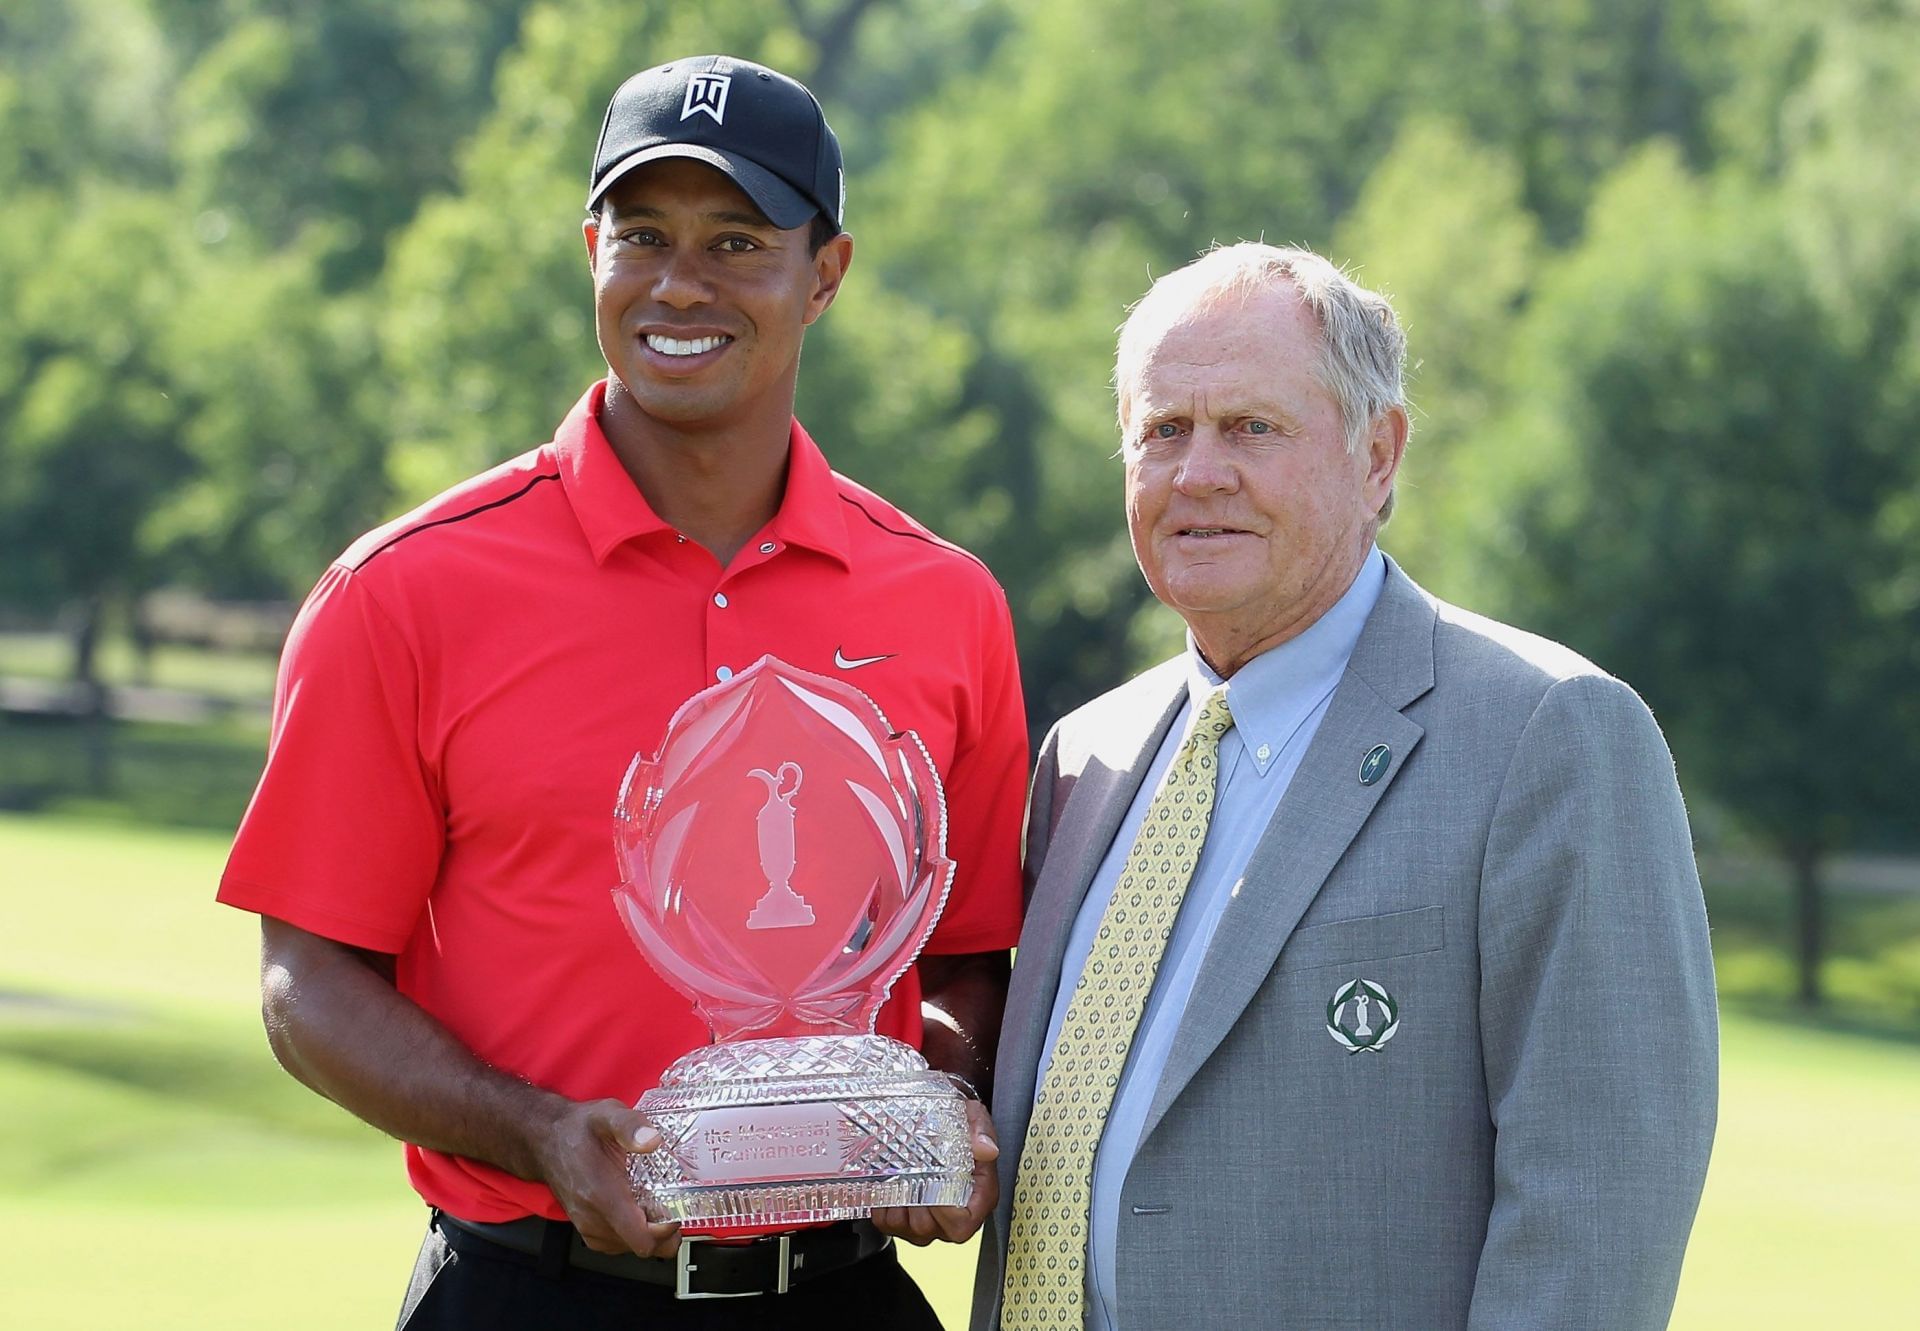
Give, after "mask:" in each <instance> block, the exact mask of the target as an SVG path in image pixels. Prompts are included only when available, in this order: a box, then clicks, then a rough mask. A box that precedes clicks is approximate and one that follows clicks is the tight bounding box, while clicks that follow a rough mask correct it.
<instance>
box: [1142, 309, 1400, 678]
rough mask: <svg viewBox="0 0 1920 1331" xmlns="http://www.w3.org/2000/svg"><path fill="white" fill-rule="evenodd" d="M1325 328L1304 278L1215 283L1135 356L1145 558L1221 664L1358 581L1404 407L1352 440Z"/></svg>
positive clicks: (1260, 647)
mask: <svg viewBox="0 0 1920 1331" xmlns="http://www.w3.org/2000/svg"><path fill="white" fill-rule="evenodd" d="M1320 343H1321V334H1320V329H1319V325H1318V324H1317V323H1316V321H1315V319H1314V316H1313V313H1312V312H1311V311H1310V310H1309V309H1308V307H1307V306H1306V304H1305V302H1303V301H1302V300H1301V299H1300V297H1299V295H1298V294H1297V293H1296V292H1295V291H1294V290H1293V288H1292V287H1291V286H1290V285H1282V286H1279V287H1271V286H1269V287H1261V288H1258V289H1255V290H1253V291H1251V292H1247V293H1244V294H1242V293H1239V292H1236V291H1228V292H1216V293H1203V294H1201V295H1199V296H1198V297H1196V299H1195V300H1194V301H1193V302H1192V303H1189V304H1187V305H1186V306H1184V307H1183V308H1177V309H1172V310H1169V311H1168V312H1167V313H1166V314H1165V315H1164V316H1162V317H1161V319H1160V322H1159V324H1158V327H1157V328H1156V329H1155V330H1154V331H1153V333H1152V334H1151V335H1149V336H1147V337H1145V338H1144V339H1143V340H1142V342H1141V348H1142V349H1141V350H1140V351H1139V353H1138V355H1137V356H1135V357H1134V358H1133V359H1132V361H1131V362H1130V363H1129V364H1127V365H1126V366H1124V368H1123V373H1122V377H1121V380H1120V422H1121V431H1122V441H1121V451H1122V455H1123V457H1124V458H1125V461H1126V472H1127V474H1126V495H1127V527H1128V532H1129V534H1130V535H1131V536H1132V538H1133V552H1134V557H1135V558H1136V559H1138V560H1139V562H1140V569H1141V572H1143V573H1145V574H1146V578H1147V584H1148V585H1149V586H1150V587H1152V588H1153V594H1154V595H1155V596H1157V597H1159V598H1160V600H1161V601H1163V602H1164V603H1165V604H1167V605H1168V606H1170V607H1172V608H1173V609H1174V610H1176V611H1178V612H1179V614H1180V617H1181V618H1182V619H1184V620H1186V622H1187V627H1188V628H1189V629H1191V630H1192V632H1193V637H1194V641H1195V643H1196V644H1197V645H1198V646H1199V648H1200V651H1201V653H1202V654H1203V655H1204V656H1205V657H1206V659H1207V661H1208V663H1209V664H1211V665H1212V666H1213V668H1214V669H1215V670H1216V671H1218V672H1219V673H1220V674H1221V675H1223V676H1226V675H1231V674H1232V673H1233V672H1234V671H1235V670H1238V669H1239V668H1240V667H1241V666H1242V665H1244V664H1246V662H1247V661H1249V660H1251V659H1252V658H1253V657H1255V656H1257V655H1259V654H1260V653H1261V652H1263V651H1266V650H1267V649H1269V648H1271V647H1275V646H1278V645H1279V644H1280V643H1282V642H1285V641H1286V640H1287V639H1289V638H1292V637H1294V636H1295V635H1297V634H1299V633H1300V632H1301V631H1302V630H1304V629H1305V628H1307V627H1308V626H1309V625H1310V624H1312V623H1313V622H1314V621H1315V620H1316V619H1318V618H1319V617H1320V616H1321V615H1322V614H1324V613H1326V611H1327V610H1328V609H1329V608H1331V607H1332V605H1333V603H1334V602H1335V601H1337V600H1339V599H1340V597H1341V595H1342V594H1343V593H1344V592H1345V591H1346V589H1347V588H1348V587H1349V586H1350V585H1352V582H1353V579H1354V576H1355V575H1356V574H1357V573H1358V572H1359V571H1360V565H1361V563H1362V562H1363V561H1364V559H1365V557H1366V554H1367V551H1368V549H1369V548H1371V546H1372V543H1373V536H1374V532H1375V531H1376V530H1377V529H1378V527H1379V513H1380V506H1381V505H1382V504H1383V503H1385V502H1386V498H1387V495H1388V493H1389V492H1390V491H1391V489H1392V485H1393V477H1394V473H1395V472H1396V471H1397V470H1398V468H1399V464H1400V457H1401V453H1402V451H1403V450H1404V448H1405V444H1406V415H1405V413H1404V412H1402V411H1400V409H1399V408H1393V409H1391V410H1389V411H1386V412H1382V413H1381V415H1380V417H1378V418H1376V420H1375V422H1374V428H1373V430H1372V433H1371V435H1370V437H1369V438H1368V440H1367V441H1366V444H1365V446H1364V447H1362V448H1360V449H1359V450H1357V451H1355V452H1349V451H1348V450H1347V442H1346V431H1345V429H1344V428H1343V423H1342V420H1341V415H1340V407H1339V404H1338V403H1337V402H1336V401H1335V399H1334V397H1333V394H1332V393H1330V392H1329V391H1328V390H1327V388H1326V386H1325V385H1324V384H1323V383H1322V382H1321V379H1320V375H1319V357H1320V354H1321V352H1320Z"/></svg>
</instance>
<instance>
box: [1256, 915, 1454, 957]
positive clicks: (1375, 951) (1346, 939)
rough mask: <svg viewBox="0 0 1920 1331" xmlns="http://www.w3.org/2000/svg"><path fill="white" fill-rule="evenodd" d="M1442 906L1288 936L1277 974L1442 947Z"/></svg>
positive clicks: (1365, 918)
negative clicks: (1283, 971)
mask: <svg viewBox="0 0 1920 1331" xmlns="http://www.w3.org/2000/svg"><path fill="white" fill-rule="evenodd" d="M1446 915H1447V911H1446V907H1444V906H1422V907H1421V908H1420V909H1418V910H1399V911H1395V912H1393V913H1392V914H1391V915H1366V916H1362V917H1360V918H1359V919H1353V920H1334V921H1331V922H1330V923H1327V924H1313V925H1308V926H1307V927H1306V928H1304V929H1296V930H1294V931H1293V935H1292V937H1290V938H1288V939H1287V941H1286V943H1285V944H1284V945H1283V946H1282V947H1281V949H1280V960H1279V962H1278V963H1277V965H1278V968H1279V969H1281V970H1307V969H1310V968H1312V967H1315V966H1357V965H1359V964H1360V963H1361V962H1366V961H1386V960H1388V959H1389V958H1392V957H1411V956H1417V955H1418V954H1420V953H1422V952H1437V951H1439V950H1440V949H1441V948H1442V947H1445V946H1446V942H1447V930H1446Z"/></svg>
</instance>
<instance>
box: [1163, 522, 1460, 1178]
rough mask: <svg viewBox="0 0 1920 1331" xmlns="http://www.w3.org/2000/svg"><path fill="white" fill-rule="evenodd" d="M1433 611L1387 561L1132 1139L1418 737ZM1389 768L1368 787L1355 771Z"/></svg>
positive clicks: (1221, 1023) (1255, 973)
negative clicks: (1378, 752) (1383, 754)
mask: <svg viewBox="0 0 1920 1331" xmlns="http://www.w3.org/2000/svg"><path fill="white" fill-rule="evenodd" d="M1436 617H1437V616H1436V612H1435V609H1434V605H1433V602H1432V601H1431V600H1429V599H1428V598H1427V596H1426V594H1425V593H1424V592H1422V591H1421V590H1420V589H1419V588H1418V587H1416V586H1415V585H1414V583H1413V582H1412V580H1411V579H1409V578H1408V577H1407V576H1406V575H1405V574H1404V573H1402V572H1400V570H1399V567H1398V566H1397V565H1395V564H1394V563H1393V562H1392V561H1391V560H1389V561H1388V563H1387V581H1386V583H1385V585H1384V586H1383V587H1382V588H1381V591H1380V599H1379V601H1378V602H1377V603H1376V604H1375V606H1374V610H1373V614H1372V615H1370V616H1369V617H1368V619H1367V625H1366V628H1365V629H1364V630H1362V632H1361V635H1360V641H1359V642H1358V643H1357V644H1356V645H1355V646H1354V651H1353V657H1352V659H1351V660H1349V662H1348V663H1347V670H1346V673H1345V675H1344V676H1343V677H1342V678H1341V681H1340V685H1339V687H1338V688H1336V689H1335V690H1334V695H1333V701H1332V702H1331V703H1330V704H1329V705H1328V708H1327V714H1326V716H1325V718H1324V719H1323V720H1322V721H1321V723H1320V729H1319V731H1318V732H1317V733H1316V734H1315V735H1314V738H1313V742H1312V744H1310V745H1309V746H1308V748H1307V753H1306V757H1305V758H1304V759H1303V760H1302V762H1301V764H1300V770H1299V771H1298V772H1296V773H1295V774H1294V778H1293V781H1292V783H1291V784H1290V785H1289V786H1288V787H1287V792H1286V794H1285V795H1284V796H1283V797H1282V798H1281V801H1280V807H1279V808H1278V809H1277V810H1276V811H1275V812H1274V816H1273V821H1272V822H1271V823H1270V824H1268V827H1267V830H1266V832H1265V833H1264V834H1263V835H1262V836H1261V838H1260V841H1259V844H1258V845H1256V846H1255V848H1254V851H1253V854H1252V856H1251V858H1250V859H1249V860H1248V862H1247V867H1246V869H1245V871H1244V872H1243V874H1242V876H1241V880H1240V883H1239V884H1238V885H1237V886H1236V887H1235V889H1234V893H1233V896H1232V899H1231V900H1230V901H1229V902H1228V903H1227V908H1226V911H1225V913H1224V914H1223V915H1222V916H1221V918H1220V923H1219V925H1218V927H1217V928H1216V929H1215V930H1214V934H1213V940H1212V942H1211V943H1210V944H1209V945H1208V948H1207V955H1206V958H1205V960H1204V961H1203V962H1202V963H1201V967H1200V972H1199V975H1198V976H1197V977H1196V979H1195V981H1194V986H1193V993H1192V995H1191V996H1190V998H1189V999H1188V1001H1187V1007H1186V1012H1185V1014H1184V1016H1183V1017H1182V1019H1181V1022H1180V1027H1179V1030H1178V1032H1177V1033H1176V1034H1175V1036H1174V1042H1173V1048H1172V1049H1171V1050H1170V1051H1169V1053H1168V1057H1167V1066H1166V1068H1165V1070H1164V1071H1163V1072H1162V1074H1161V1078H1160V1083H1159V1085H1158V1087H1156V1089H1155V1091H1154V1097H1153V1105H1152V1107H1151V1108H1150V1109H1149V1110H1148V1113H1147V1120H1146V1123H1145V1124H1144V1125H1143V1128H1142V1131H1141V1138H1140V1139H1141V1140H1142V1141H1145V1140H1146V1138H1147V1136H1148V1135H1149V1134H1151V1133H1152V1132H1153V1130H1154V1128H1155V1126H1156V1125H1157V1124H1158V1123H1159V1122H1160V1119H1161V1117H1162V1116H1163V1115H1164V1114H1165V1113H1166V1111H1167V1107H1168V1106H1169V1105H1170V1104H1172V1103H1173V1101H1174V1098H1175V1097H1176V1096H1178V1095H1179V1094H1180V1092H1181V1091H1182V1090H1183V1089H1185V1087H1186V1085H1187V1083H1188V1082H1189V1081H1190V1080H1192V1078H1193V1075H1194V1073H1195V1072H1197V1071H1198V1070H1199V1069H1200V1066H1201V1064H1203V1063H1205V1062H1206V1060H1207V1059H1208V1057H1209V1056H1211V1055H1212V1053H1213V1051H1214V1050H1215V1049H1216V1048H1218V1047H1219V1045H1220V1042H1221V1041H1222V1040H1223V1039H1225V1038H1226V1036H1227V1032H1228V1031H1230V1030H1232V1029H1233V1025H1234V1023H1235V1022H1236V1021H1238V1020H1239V1018H1240V1014H1241V1013H1242V1012H1243V1011H1244V1010H1245V1009H1246V1006H1247V1004H1248V1003H1249V1002H1250V1001H1252V998H1253V995H1254V994H1255V993H1256V992H1257V991H1258V990H1259V988H1260V986H1261V984H1262V983H1263V982H1264V981H1265V980H1266V977H1267V975H1268V973H1269V972H1270V971H1272V969H1273V965H1274V961H1275V960H1276V958H1277V957H1278V956H1279V955H1280V950H1281V948H1282V947H1283V946H1284V944H1285V942H1286V940H1287V938H1288V937H1289V936H1291V934H1292V932H1293V929H1294V926H1295V925H1297V924H1298V923H1299V921H1300V917H1301V916H1302V915H1303V914H1305V913H1306V909H1307V907H1308V906H1309V905H1311V904H1312V902H1313V899H1314V897H1315V896H1316V895H1318V893H1319V891H1320V889H1321V887H1322V886H1323V885H1324V884H1325V883H1326V881H1327V878H1328V876H1329V875H1330V874H1331V873H1332V872H1333V869H1334V866H1335V865H1337V864H1338V863H1339V861H1340V858H1341V856H1342V855H1344V854H1345V853H1346V850H1347V847H1348V846H1350V845H1351V844H1352V843H1353V839H1354V838H1355V837H1356V836H1358V835H1359V833H1360V829H1361V828H1362V827H1363V826H1364V825H1365V824H1366V821H1367V818H1368V816H1369V815H1370V814H1372V812H1373V810H1374V808H1375V806H1376V805H1378V804H1379V802H1380V800H1381V799H1382V797H1384V796H1385V795H1386V793H1387V790H1388V789H1389V788H1390V787H1391V786H1392V785H1393V783H1394V780H1395V779H1396V778H1397V777H1398V776H1399V775H1400V771H1401V769H1402V768H1403V767H1404V766H1405V764H1406V761H1407V759H1408V757H1409V756H1410V755H1411V754H1412V752H1413V750H1414V747H1415V746H1416V745H1417V744H1418V743H1419V742H1420V737H1421V735H1422V734H1424V733H1425V732H1424V731H1423V730H1422V728H1421V727H1420V726H1419V724H1417V723H1416V722H1414V721H1412V720H1410V719H1409V718H1408V717H1407V716H1405V715H1404V714H1403V710H1402V709H1404V708H1405V707H1406V706H1407V705H1408V704H1410V703H1412V702H1413V701H1414V699H1416V698H1418V697H1420V696H1421V695H1422V694H1424V693H1426V692H1427V691H1428V690H1429V689H1431V688H1432V687H1433V630H1434V623H1435V620H1436ZM1381 744H1384V745H1386V746H1387V748H1388V749H1389V750H1390V751H1391V753H1392V760H1391V763H1390V765H1389V766H1388V767H1387V769H1386V772H1385V773H1384V775H1382V776H1380V777H1379V778H1378V779H1377V780H1376V781H1375V782H1374V783H1373V784H1372V785H1366V784H1363V783H1362V782H1361V779H1360V769H1361V763H1362V762H1363V761H1364V759H1365V758H1366V755H1367V754H1368V752H1369V751H1370V750H1372V749H1373V748H1374V747H1375V746H1376V745H1381Z"/></svg>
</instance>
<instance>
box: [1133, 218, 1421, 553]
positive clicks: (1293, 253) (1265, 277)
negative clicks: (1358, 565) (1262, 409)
mask: <svg viewBox="0 0 1920 1331" xmlns="http://www.w3.org/2000/svg"><path fill="white" fill-rule="evenodd" d="M1282 282H1285V283H1287V284H1289V285H1290V286H1292V288H1293V289H1294V290H1295V291H1296V292H1298V293H1299V295H1300V298H1301V299H1302V300H1304V301H1305V302H1306V303H1307V308H1308V309H1309V310H1311V311H1312V312H1313V317H1314V321H1315V322H1316V323H1318V324H1319V325H1320V363H1319V365H1318V366H1317V367H1316V370H1317V372H1318V374H1319V376H1320V382H1321V383H1322V384H1323V385H1324V386H1325V387H1326V390H1327V391H1328V392H1329V393H1331V394H1332V395H1333V400H1334V401H1335V402H1336V403H1337V404H1338V405H1339V407H1340V423H1341V425H1342V426H1344V427H1345V430H1346V436H1347V451H1348V452H1349V453H1357V452H1359V451H1360V449H1361V447H1362V446H1364V445H1365V443H1366V441H1367V436H1368V434H1369V433H1370V432H1371V430H1372V427H1373V420H1374V417H1376V416H1378V415H1379V414H1380V413H1381V412H1383V411H1385V410H1387V409H1388V408H1390V407H1399V408H1401V409H1402V410H1404V409H1405V408H1406V405H1407V400H1406V391H1405V389H1404V387H1403V385H1402V383H1401V375H1402V371H1403V369H1404V367H1405V365H1406V360H1407V335H1406V333H1405V332H1404V331H1403V330H1402V329H1401V327H1400V320H1399V318H1398V317H1397V316H1396V315H1395V314H1394V312H1393V305H1392V304H1391V303H1390V302H1389V301H1388V300H1387V298H1386V297H1385V296H1383V295H1381V294H1380V293H1379V292H1377V291H1369V290H1367V288H1365V287H1363V286H1361V285H1360V284H1359V283H1358V282H1355V281H1354V280H1353V279H1352V278H1350V277H1348V276H1347V275H1346V274H1345V273H1344V272H1342V271H1341V270H1340V269H1339V268H1338V267H1337V266H1335V265H1334V264H1333V263H1331V262H1329V261H1328V260H1326V259H1323V258H1321V257H1320V256H1319V255H1318V254H1315V253H1314V252H1313V251H1312V250H1306V249H1300V248H1298V247H1295V246H1291V245H1286V246H1282V245H1267V244H1264V243H1261V242H1258V241H1251V240H1244V241H1241V242H1240V243H1239V244H1237V245H1223V246H1217V247H1215V248H1214V249H1211V250H1208V251H1207V252H1206V253H1205V254H1202V255H1201V256H1200V257H1199V258H1197V259H1195V260H1194V261H1193V262H1192V263H1189V264H1187V265H1185V266H1184V267H1181V268H1176V269H1174V270H1173V271H1172V272H1170V273H1168V274H1167V275H1166V276H1164V277H1162V278H1160V279H1159V280H1158V281H1156V282H1155V283H1154V284H1153V285H1152V286H1151V287H1149V288H1148V289H1147V294H1146V295H1144V296H1142V297H1141V298H1140V299H1139V300H1138V301H1136V302H1134V305H1133V308H1132V309H1131V310H1129V311H1128V312H1127V321H1126V322H1125V323H1123V324H1121V325H1120V343H1119V347H1118V349H1117V352H1116V355H1115V358H1114V366H1113V386H1114V393H1115V396H1116V397H1117V398H1118V403H1117V405H1118V407H1119V408H1120V410H1121V411H1123V412H1124V411H1125V409H1126V398H1127V386H1128V382H1129V379H1130V376H1131V373H1132V368H1133V366H1135V365H1136V364H1138V363H1139V359H1140V356H1141V353H1142V352H1143V351H1144V350H1145V347H1144V345H1143V343H1144V342H1145V341H1146V339H1147V338H1148V337H1149V336H1151V335H1152V334H1153V333H1155V332H1157V331H1159V329H1160V328H1161V327H1164V326H1165V323H1166V322H1167V320H1168V318H1169V317H1170V316H1173V315H1175V314H1177V312H1179V311H1182V310H1192V309H1199V308H1204V307H1206V306H1209V305H1211V304H1212V303H1213V302H1214V301H1216V300H1218V299H1219V298H1221V297H1223V296H1227V295H1239V296H1242V297H1244V296H1247V295H1250V294H1252V293H1253V292H1255V291H1260V290H1268V289H1272V288H1275V287H1277V286H1278V285H1279V284H1280V283H1282ZM1392 505H1393V498H1392V496H1391V495H1389V496H1388V498H1387V505H1386V507H1384V508H1382V509H1381V511H1380V520H1381V521H1382V522H1385V521H1386V519H1387V517H1388V515H1389V514H1390V513H1391V512H1392Z"/></svg>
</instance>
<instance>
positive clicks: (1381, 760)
mask: <svg viewBox="0 0 1920 1331" xmlns="http://www.w3.org/2000/svg"><path fill="white" fill-rule="evenodd" d="M1392 764H1393V750H1392V749H1389V748H1388V747H1387V746H1386V745H1384V744H1376V745H1374V746H1373V747H1372V748H1371V749H1368V750H1367V756H1366V757H1364V758H1362V759H1361V760H1360V784H1361V785H1363V786H1370V785H1373V784H1374V783H1375V782H1376V781H1378V780H1379V779H1380V778H1381V777H1383V776H1385V775H1386V774H1387V768H1388V767H1390V766H1391V765H1392Z"/></svg>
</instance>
